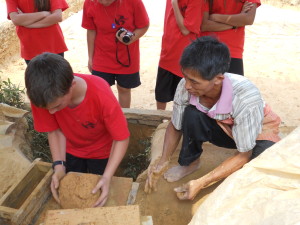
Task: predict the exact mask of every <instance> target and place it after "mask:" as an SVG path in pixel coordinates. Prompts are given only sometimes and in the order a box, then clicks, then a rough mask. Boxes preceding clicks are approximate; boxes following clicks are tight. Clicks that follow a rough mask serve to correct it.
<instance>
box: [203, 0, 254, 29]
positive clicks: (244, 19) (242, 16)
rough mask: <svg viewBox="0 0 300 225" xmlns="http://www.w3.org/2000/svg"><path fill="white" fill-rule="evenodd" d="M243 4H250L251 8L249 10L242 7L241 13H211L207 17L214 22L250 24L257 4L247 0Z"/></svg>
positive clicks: (232, 24)
mask: <svg viewBox="0 0 300 225" xmlns="http://www.w3.org/2000/svg"><path fill="white" fill-rule="evenodd" d="M244 4H248V5H249V4H250V5H251V8H250V9H249V10H246V9H245V8H243V9H242V11H241V13H239V14H234V15H224V14H211V15H210V16H209V19H210V20H212V21H214V22H218V23H224V24H228V25H231V26H235V27H243V26H246V25H252V24H253V22H254V19H255V14H256V8H257V4H256V3H249V2H245V3H244Z"/></svg>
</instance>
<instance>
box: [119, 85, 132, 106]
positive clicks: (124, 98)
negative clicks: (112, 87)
mask: <svg viewBox="0 0 300 225" xmlns="http://www.w3.org/2000/svg"><path fill="white" fill-rule="evenodd" d="M117 88H118V99H119V103H120V106H121V107H122V108H130V103H131V89H130V88H123V87H121V86H120V85H118V84H117Z"/></svg>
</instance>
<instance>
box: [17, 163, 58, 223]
mask: <svg viewBox="0 0 300 225" xmlns="http://www.w3.org/2000/svg"><path fill="white" fill-rule="evenodd" d="M52 174H53V172H52V169H51V170H50V168H49V171H48V173H47V174H46V175H45V176H44V178H43V179H42V180H41V181H40V182H39V184H38V185H37V186H36V188H35V189H34V190H33V191H32V193H31V194H30V195H29V196H28V197H27V199H26V201H25V202H24V203H23V204H22V206H21V207H20V208H19V210H18V211H17V212H16V213H15V215H14V217H13V218H12V224H14V225H27V224H30V223H31V221H32V219H33V218H34V216H35V215H36V214H37V212H38V211H39V210H40V209H41V207H42V205H43V204H44V202H45V201H46V200H47V198H48V197H49V196H50V194H51V190H50V183H51V178H52Z"/></svg>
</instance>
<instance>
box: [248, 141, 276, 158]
mask: <svg viewBox="0 0 300 225" xmlns="http://www.w3.org/2000/svg"><path fill="white" fill-rule="evenodd" d="M274 144H275V142H273V141H266V140H257V141H256V145H255V147H254V148H253V149H252V156H251V160H252V159H254V158H256V157H257V156H259V155H260V154H261V153H263V152H264V151H265V150H266V149H267V148H269V147H271V146H272V145H274Z"/></svg>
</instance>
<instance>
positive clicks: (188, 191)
mask: <svg viewBox="0 0 300 225" xmlns="http://www.w3.org/2000/svg"><path fill="white" fill-rule="evenodd" d="M202 188H204V187H203V186H202V185H201V182H199V181H198V180H191V181H189V182H188V183H186V184H183V185H181V186H180V187H177V188H174V191H175V192H176V195H177V197H178V198H179V199H180V200H193V199H194V198H195V197H196V195H197V194H198V193H199V191H200V190H201V189H202Z"/></svg>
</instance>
